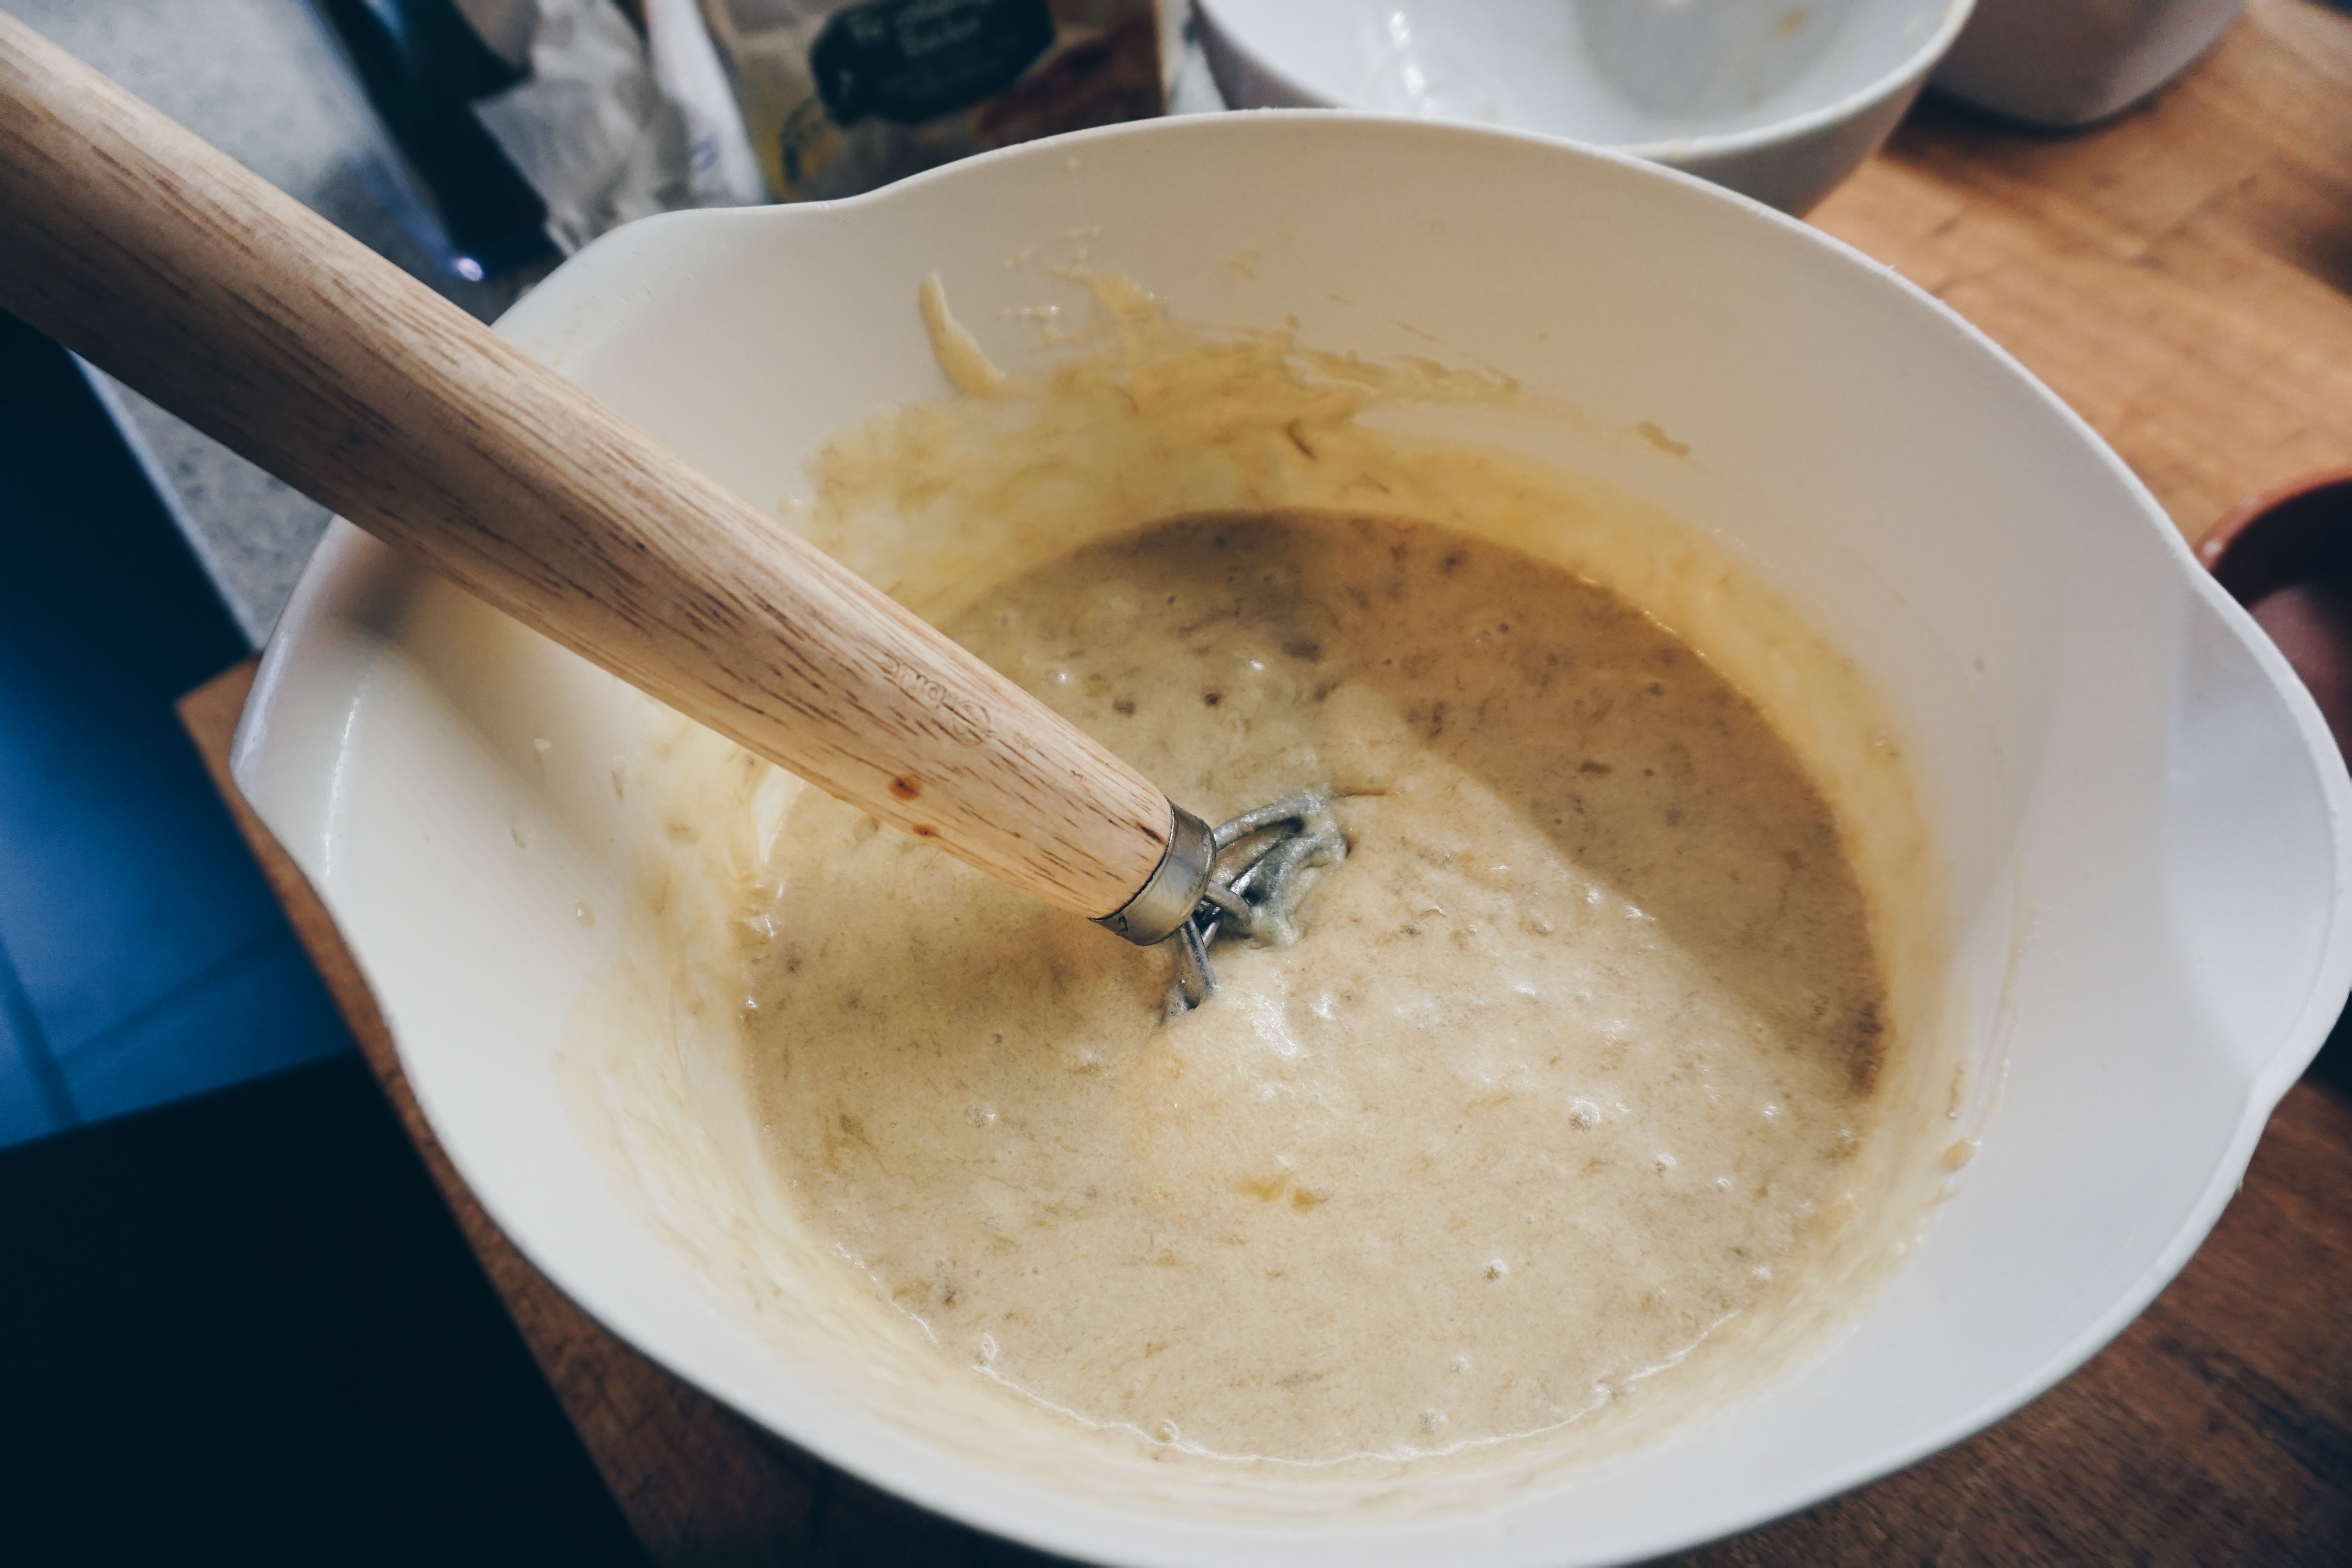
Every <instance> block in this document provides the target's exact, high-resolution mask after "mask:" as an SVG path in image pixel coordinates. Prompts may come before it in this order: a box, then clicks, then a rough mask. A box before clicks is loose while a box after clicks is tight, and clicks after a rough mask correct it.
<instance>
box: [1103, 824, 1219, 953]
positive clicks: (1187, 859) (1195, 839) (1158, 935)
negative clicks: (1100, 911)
mask: <svg viewBox="0 0 2352 1568" xmlns="http://www.w3.org/2000/svg"><path fill="white" fill-rule="evenodd" d="M1168 812H1169V815H1170V816H1171V818H1172V819H1173V820H1172V821H1171V825H1170V826H1169V829H1168V852H1167V853H1166V854H1165V855H1162V856H1161V857H1160V864H1159V865H1158V866H1157V867H1155V868H1153V869H1152V872H1151V876H1150V879H1148V880H1146V881H1145V882H1144V884H1143V886H1142V888H1141V889H1139V890H1138V891H1137V893H1136V895H1135V897H1133V898H1131V899H1129V900H1127V902H1125V903H1124V904H1121V905H1120V906H1119V907H1118V909H1116V910H1112V911H1111V912H1110V913H1108V914H1107V915H1098V916H1097V917H1096V919H1095V924H1097V925H1098V926H1104V927H1107V928H1108V929H1109V930H1111V931H1117V932H1118V934H1119V935H1121V936H1123V937H1125V938H1127V940H1128V941H1129V942H1133V943H1135V945H1136V946H1138V947H1150V946H1151V945H1153V944H1154V943H1155V942H1165V941H1167V940H1168V939H1169V938H1170V937H1171V936H1173V935H1175V934H1176V931H1177V928H1178V927H1180V926H1181V925H1182V924H1183V923H1184V922H1185V921H1189V920H1191V919H1192V911H1193V910H1197V909H1199V908H1200V907H1201V900H1202V899H1204V898H1206V897H1207V896H1208V893H1209V871H1210V868H1212V867H1213V866H1214V864H1215V863H1216V858H1217V851H1216V842H1215V838H1214V836H1213V833H1212V832H1211V830H1210V827H1209V825H1208V824H1207V823H1205V822H1203V821H1202V820H1201V819H1200V818H1199V817H1197V816H1193V815H1192V813H1191V812H1189V811H1187V810H1185V809H1184V808H1183V807H1182V806H1181V805H1177V804H1176V803H1175V802H1174V801H1171V802H1169V803H1168Z"/></svg>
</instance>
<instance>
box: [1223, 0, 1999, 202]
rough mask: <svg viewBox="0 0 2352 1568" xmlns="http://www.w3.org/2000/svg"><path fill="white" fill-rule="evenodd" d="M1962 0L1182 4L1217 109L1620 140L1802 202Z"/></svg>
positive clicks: (1616, 144)
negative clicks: (1337, 111) (1349, 114)
mask: <svg viewBox="0 0 2352 1568" xmlns="http://www.w3.org/2000/svg"><path fill="white" fill-rule="evenodd" d="M1974 4H1975V0H1811V3H1809V4H1792V3H1791V0H1698V3H1697V4H1689V3H1686V0H1575V4H1573V5H1570V4H1568V3H1566V0H1471V3H1469V4H1459V3H1447V4H1429V3H1426V0H1194V5H1193V8H1194V11H1195V12H1196V13H1197V15H1198V16H1199V18H1200V34H1201V48H1202V53H1203V54H1205V55H1206V56H1207V57H1208V60H1209V71H1210V74H1211V75H1212V76H1213V78H1215V79H1216V83H1217V90H1218V91H1219V92H1220V93H1222V94H1223V96H1224V100H1225V101H1226V102H1227V103H1228V104H1230V105H1232V106H1233V107H1234V108H1235V109H1331V108H1342V109H1364V110H1378V111H1380V112H1382V113H1388V114H1414V115H1423V116H1427V117H1430V118H1433V119H1441V120H1459V121H1472V122H1475V123H1478V124H1486V125H1507V126H1509V127H1511V128H1513V129H1515V130H1520V131H1537V132H1542V133H1543V134H1545V135H1547V136H1560V137H1565V138H1567V139H1568V140H1569V141H1571V142H1591V143H1592V144H1594V145H1596V146H1601V147H1610V148H1613V149H1615V150H1616V151H1618V152H1621V153H1632V154H1633V156H1635V157H1637V158H1649V159H1652V160H1654V161H1655V162H1657V163H1664V164H1667V165H1669V166H1670V167H1673V168H1676V169H1683V170H1686V171H1688V172H1689V173H1691V174H1696V175H1698V176H1700V177H1701V178H1703V179H1708V180H1712V181H1714V182H1715V183H1716V184H1719V185H1724V186H1727V187H1728V188H1729V189H1731V190H1735V191H1738V192H1739V193H1741V194H1742V195H1750V196H1754V197H1755V198H1756V199H1757V200H1758V201H1760V202H1765V203H1768V204H1769V205H1772V206H1776V207H1779V208H1780V210H1781V211H1782V212H1787V213H1802V212H1804V211H1806V210H1807V209H1809V208H1811V206H1812V205H1813V204H1814V203H1816V202H1818V201H1820V200H1821V199H1822V197H1823V196H1825V195H1829V193H1830V191H1831V190H1832V188H1833V187H1834V186H1835V185H1836V184H1837V183H1838V182H1839V181H1841V180H1843V179H1844V178H1845V177H1846V176H1847V175H1848V174H1852V173H1853V171H1854V170H1855V169H1857V168H1859V167H1860V166H1861V164H1862V162H1863V160H1864V159H1865V158H1867V157H1869V156H1870V155H1871V153H1874V152H1875V151H1877V149H1878V144H1879V143H1880V142H1884V141H1885V140H1886V137H1887V133H1888V132H1891V131H1893V130H1894V129H1895V121H1898V120H1900V119H1902V118H1903V111H1904V110H1906V109H1908V108H1909V107H1910V106H1911V100H1913V99H1914V98H1916V97H1917V96H1918V93H1919V86H1920V84H1921V83H1922V82H1924V81H1925V80H1926V79H1927V72H1928V71H1929V70H1930V69H1932V68H1934V66H1935V64H1936V62H1937V60H1938V59H1940V58H1943V54H1944V51H1945V50H1946V49H1948V48H1949V47H1951V44H1952V40H1953V39H1954V38H1955V37H1958V35H1959V30H1960V26H1961V24H1962V23H1964V22H1966V21H1967V20H1968V17H1969V9H1970V7H1971V6H1972V5H1974Z"/></svg>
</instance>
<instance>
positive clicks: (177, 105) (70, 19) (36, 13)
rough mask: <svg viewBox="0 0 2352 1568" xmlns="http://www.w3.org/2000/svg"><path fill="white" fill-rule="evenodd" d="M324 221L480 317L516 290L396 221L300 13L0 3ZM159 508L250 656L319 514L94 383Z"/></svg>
mask: <svg viewBox="0 0 2352 1568" xmlns="http://www.w3.org/2000/svg"><path fill="white" fill-rule="evenodd" d="M0 8H5V9H6V10H7V11H9V12H11V13H12V14H14V15H15V16H17V17H19V18H20V19H22V20H23V21H24V22H26V24H27V25H29V26H32V27H33V28H34V29H35V30H36V31H37V32H39V33H41V34H42V35H43V36H44V37H47V38H48V39H49V40H50V41H51V42H53V43H56V44H58V45H59V46H61V47H64V48H67V49H69V50H71V51H72V52H73V53H75V54H77V55H79V56H80V57H81V58H83V59H85V60H87V61H89V63H90V64H91V65H93V66H95V67H97V68H99V69H100V70H102V71H104V72H105V73H106V74H107V75H108V76H110V77H112V78H113V79H115V80H116V81H118V82H120V83H121V84H122V85H123V86H124V87H126V88H128V89H131V91H132V92H135V93H137V94H138V95H139V96H140V97H142V98H143V99H145V100H147V101H148V102H150V103H152V104H153V105H155V106H156V107H157V108H158V109H160V110H163V112H164V113H166V114H168V115H170V116H172V118H173V119H174V120H177V121H180V123H182V124H183V125H185V126H187V127H188V128H189V129H190V130H192V131H194V132H196V134H198V135H200V136H202V137H204V138H205V140H206V141H208V142H212V143H213V144H214V145H215V146H217V147H219V148H221V149H222V150H223V151H224V152H226V153H228V154H229V155H230V156H232V157H234V158H236V160H237V161H238V162H240V163H244V164H245V165H246V166H247V167H248V168H250V169H252V170H253V171H254V172H255V173H257V174H261V175H262V176H263V177H265V178H266V179H268V180H269V181H270V182H271V183H272V184H276V185H277V186H278V187H279V188H280V189H281V190H284V191H286V192H288V193H289V195H293V196H295V197H296V198H297V199H299V201H301V202H302V203H303V204H304V205H307V206H309V207H310V208H311V209H313V210H314V211H316V212H318V213H319V214H320V215H321V216H324V217H327V218H329V219H331V220H332V221H333V222H334V223H336V224H337V225H339V226H341V227H342V228H343V229H344V230H346V231H347V232H349V233H350V234H352V236H354V237H357V238H359V239H361V240H362V241H364V242H365V243H366V244H368V245H369V246H371V247H373V248H374V249H375V250H377V251H379V252H381V253H382V254H383V255H384V256H386V257H388V258H391V259H392V260H394V261H395V262H397V263H398V264H399V265H401V266H402V267H403V268H406V269H407V270H408V271H410V272H412V273H414V274H415V275H416V276H417V277H419V278H422V279H425V281H426V282H428V283H430V284H432V285H433V287H434V288H436V289H439V290H440V291H441V292H442V293H444V294H446V295H447V296H448V297H449V298H450V299H452V300H456V301H457V303H459V304H460V305H463V306H464V307H466V308H467V310H472V311H473V312H474V313H475V314H477V315H479V316H481V317H483V318H484V319H486V320H487V319H488V318H490V317H493V316H495V315H497V314H498V313H499V311H500V310H504V309H505V308H506V307H507V306H508V305H509V304H510V303H512V301H513V300H514V298H515V296H516V295H517V293H518V292H519V291H520V290H519V289H517V288H516V287H514V286H511V285H508V286H503V287H501V286H496V285H484V284H468V283H466V282H464V281H462V280H461V279H457V278H455V277H453V276H451V275H449V274H448V273H446V272H445V271H443V270H442V269H441V268H439V267H438V266H437V265H436V262H435V259H434V253H433V251H432V249H431V248H430V241H429V240H426V239H424V238H422V237H420V235H419V234H418V233H416V232H413V231H412V229H411V227H409V226H404V224H403V223H402V221H401V219H400V217H399V216H397V215H398V214H399V213H400V212H401V211H402V210H403V209H404V208H406V209H408V210H412V211H414V210H415V205H414V204H415V198H414V196H413V195H409V192H410V189H411V187H410V186H409V184H408V179H407V176H406V174H405V173H404V171H403V170H402V168H401V165H400V162H399V159H398V157H397V155H396V154H395V153H394V152H393V151H392V148H391V144H390V142H388V141H387V140H386V138H385V136H384V134H383V131H382V130H381V128H380V127H379V126H378V125H377V122H376V121H375V118H374V116H373V112H372V111H371V110H369V108H368V106H367V102H366V100H364V99H363V98H362V97H361V96H360V93H359V89H358V87H357V85H356V84H355V83H354V82H352V80H351V79H350V77H349V75H348V73H347V71H346V70H345V68H344V67H343V64H342V62H341V58H339V57H338V56H337V55H336V54H335V52H334V47H333V45H332V44H331V42H330V41H329V39H328V38H327V37H326V36H325V35H324V33H323V32H322V31H321V30H320V26H319V24H318V22H317V21H316V20H315V19H314V17H313V16H312V14H311V12H310V8H309V6H308V5H305V4H304V3H303V0H0ZM89 374H90V379H91V382H92V384H94V385H96V387H97V388H98V392H99V395H100V398H101V399H103V400H104V401H105V402H106V403H107V405H109V407H110V409H111V410H112V411H113V413H114V416H115V422H116V423H117V424H118V425H120V426H121V427H122V430H123V434H124V436H125V437H126V438H128V439H129V441H130V443H131V447H132V449H133V450H134V451H136V452H137V453H138V455H139V458H140V459H141V461H142V463H144V464H145V466H146V468H147V469H148V473H149V477H150V478H151V479H153V480H154V481H155V485H156V489H158V490H159V491H160V492H161V493H162V495H163V500H164V504H165V505H166V506H168V507H170V508H171V509H172V510H173V514H174V516H175V517H176V519H177V521H178V522H179V524H180V527H181V531H183V532H184V533H185V534H186V535H187V536H188V541H189V542H190V544H192V545H193V546H194V549H195V552H196V555H197V557H198V559H200V560H201V561H202V562H203V563H204V566H205V571H206V573H208V574H210V575H211V577H212V580H213V582H214V584H215V586H217V587H218V588H219V590H220V594H221V597H222V598H223V599H224V600H226V602H227V605H228V607H229V610H230V613H231V614H233V615H234V616H236V622H237V625H238V626H240V627H242V628H243V629H244V632H245V635H246V637H247V638H248V639H249V640H250V641H251V642H252V643H253V644H254V646H256V647H259V646H260V645H261V642H262V641H263V639H264V638H266V637H268V634H269V628H270V626H272V625H273V624H274V623H275V622H276V621H277V619H278V611H279V610H280V609H282V608H283V607H284V606H285V604H286V599H287V595H289V594H291V593H292V592H293V591H294V583H295V579H296V578H298V577H299V576H300V575H301V572H302V567H303V564H304V563H306V562H308V561H309V560H310V552H311V550H312V549H313V548H314V547H315V546H316V545H317V544H318V542H319V535H320V533H321V532H322V531H324V530H325V528H326V526H327V510H326V509H325V508H324V507H322V506H320V505H319V504H318V503H317V502H316V501H313V500H310V498H309V497H307V496H304V495H302V494H300V493H299V492H298V491H296V490H294V489H289V487H287V486H286V485H283V484H280V483H279V482H278V480H276V479H271V478H270V477H269V476H268V474H265V473H263V472H262V471H261V470H260V469H259V468H255V467H254V466H253V465H252V464H251V463H248V462H247V461H245V459H243V458H239V457H237V456H236V454H235V453H233V452H230V451H229V450H228V449H227V448H226V447H222V446H221V445H220V444H219V443H218V442H216V441H214V440H212V439H211V438H210V437H206V436H203V435H200V434H198V433H197V432H196V431H195V430H194V429H192V428H190V427H189V426H187V425H185V424H184V423H183V422H182V421H180V420H178V419H176V418H174V417H173V416H171V415H169V414H166V413H164V412H163V410H162V409H161V408H158V407H156V406H155V405H153V404H152V403H150V402H148V401H147V400H146V399H145V398H143V397H142V396H140V395H138V394H137V393H135V392H132V391H131V389H130V388H128V387H126V386H123V385H122V384H120V383H119V382H116V381H114V380H113V379H112V378H111V377H110V376H107V375H105V374H101V373H99V372H96V371H91V372H90V373H89Z"/></svg>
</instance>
